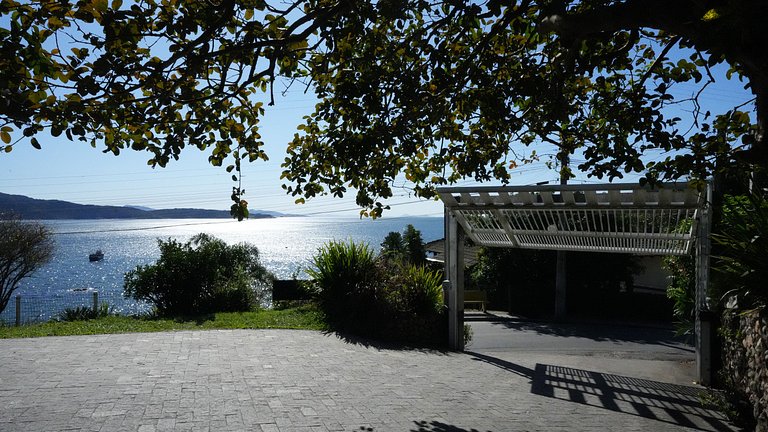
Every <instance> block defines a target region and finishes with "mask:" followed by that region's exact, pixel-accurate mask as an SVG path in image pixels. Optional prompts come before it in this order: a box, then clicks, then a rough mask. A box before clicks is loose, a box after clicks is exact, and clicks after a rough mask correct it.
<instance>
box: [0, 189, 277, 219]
mask: <svg viewBox="0 0 768 432" xmlns="http://www.w3.org/2000/svg"><path fill="white" fill-rule="evenodd" d="M250 212H251V214H250V217H251V218H253V219H259V218H272V217H276V216H288V215H283V214H281V213H277V212H267V211H259V210H250ZM0 213H13V214H16V215H18V216H19V217H21V218H22V219H209V218H231V217H232V216H231V215H230V214H229V211H227V210H204V209H193V208H178V209H167V210H154V209H150V208H148V207H141V206H124V207H119V206H99V205H89V204H75V203H71V202H67V201H59V200H40V199H34V198H30V197H26V196H23V195H9V194H4V193H0Z"/></svg>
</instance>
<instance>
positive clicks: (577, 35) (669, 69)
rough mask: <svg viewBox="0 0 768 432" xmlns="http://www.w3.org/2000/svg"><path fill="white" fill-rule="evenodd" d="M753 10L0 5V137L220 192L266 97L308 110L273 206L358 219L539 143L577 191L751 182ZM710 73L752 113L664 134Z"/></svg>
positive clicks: (708, 117)
mask: <svg viewBox="0 0 768 432" xmlns="http://www.w3.org/2000/svg"><path fill="white" fill-rule="evenodd" d="M766 12H768V4H766V2H764V1H762V0H742V1H734V0H704V1H700V0H680V1H674V2H669V1H661V0H624V1H618V0H616V1H613V0H580V1H569V0H527V1H517V0H513V1H508V2H502V1H499V0H487V1H479V2H478V1H471V0H451V1H436V2H427V1H425V0H378V1H375V2H373V1H365V0H293V1H292V2H287V3H286V2H282V1H271V0H218V1H213V0H139V1H134V2H128V1H126V2H125V3H123V1H122V0H112V1H111V3H110V2H108V0H79V1H77V2H74V1H71V0H55V1H53V0H36V1H18V0H0V23H1V24H2V27H0V54H1V55H0V95H1V96H2V97H0V139H2V143H3V145H4V146H5V147H4V148H5V151H11V149H12V148H13V146H14V145H16V144H17V143H19V142H20V141H28V142H29V143H30V144H31V145H32V146H35V147H40V144H39V142H38V141H37V139H36V135H37V134H39V133H40V132H42V131H48V132H50V133H51V134H52V135H54V136H58V135H61V134H64V135H65V136H66V137H67V138H69V139H72V140H81V141H86V142H89V143H90V144H91V145H93V146H95V147H103V149H104V151H105V152H111V153H114V154H119V153H120V152H121V151H123V150H125V149H128V148H131V149H134V150H143V151H148V152H149V153H150V159H149V161H148V162H149V164H150V165H153V166H155V165H157V166H165V165H166V164H167V163H169V162H170V161H171V160H173V159H177V158H178V157H179V155H180V153H181V151H182V150H183V149H185V148H186V147H197V148H199V149H201V150H205V151H207V152H208V153H209V159H210V162H211V163H212V164H214V165H224V164H225V163H226V165H227V168H226V169H227V171H229V172H233V171H234V175H233V178H234V179H235V180H237V175H236V174H237V172H238V171H239V169H240V163H241V161H243V160H247V161H255V160H258V159H266V158H267V155H266V154H265V153H264V150H263V145H264V143H263V142H262V141H261V137H260V136H259V132H258V122H259V118H260V116H261V115H262V114H263V113H264V109H265V108H264V106H263V103H264V102H266V101H267V100H269V104H272V103H273V102H274V96H273V86H274V82H275V80H276V79H279V80H286V81H287V82H288V83H291V84H302V85H306V86H307V87H306V88H307V89H312V90H313V91H314V92H315V94H316V95H317V97H318V98H319V99H320V103H319V104H318V105H317V106H316V109H315V111H314V112H313V113H311V114H310V115H308V116H307V117H306V118H305V122H304V123H303V124H301V125H299V126H298V128H299V131H298V133H297V135H296V136H295V138H294V139H293V141H292V142H291V143H289V145H288V157H287V158H286V160H285V161H284V165H283V166H284V168H285V171H284V173H283V178H284V179H285V181H286V186H285V188H286V190H287V192H288V193H290V194H293V195H294V196H296V197H297V200H303V199H304V198H309V197H313V196H316V195H318V194H332V195H336V196H341V195H344V194H346V193H347V192H348V189H349V188H354V189H355V190H356V191H357V195H356V199H357V202H358V204H360V205H361V206H363V207H364V208H366V209H368V210H370V212H371V213H372V214H373V215H379V214H380V213H381V210H382V206H383V205H382V204H381V200H382V199H386V198H388V197H390V196H391V195H392V187H393V182H394V179H395V177H396V176H398V175H404V176H405V178H407V179H408V180H409V181H411V182H413V184H415V188H414V189H415V194H416V195H419V196H431V195H432V194H433V189H434V187H435V186H438V185H444V184H449V183H452V182H455V181H457V180H459V179H461V178H465V177H471V178H475V179H477V180H480V181H486V180H498V181H502V182H505V181H508V180H509V178H510V172H511V171H512V170H514V168H515V167H516V166H517V165H518V164H520V163H523V162H526V161H528V160H529V159H530V158H531V157H532V152H530V151H528V150H527V149H526V146H528V145H531V144H536V143H542V142H546V143H551V144H554V145H556V146H557V147H558V148H559V149H560V151H561V153H562V154H564V155H567V154H570V153H572V152H574V151H576V150H578V149H580V150H581V151H583V154H584V157H585V158H586V162H584V163H583V164H582V165H580V166H579V168H580V169H583V170H586V171H588V172H590V173H591V174H592V175H595V176H597V177H598V178H603V177H608V178H616V177H619V178H620V177H622V176H623V175H624V174H625V173H628V172H642V173H644V175H645V176H646V179H647V180H656V179H659V178H663V179H673V178H679V177H681V176H689V175H690V176H694V177H696V178H703V177H704V176H707V175H709V174H711V173H713V172H714V170H715V166H716V163H717V165H718V169H721V168H724V167H734V166H735V167H741V166H743V165H744V164H750V165H752V166H758V167H763V168H764V167H765V166H766V165H768V151H767V150H766V143H765V136H764V124H765V117H766V109H767V108H766V105H767V104H768V56H767V55H766V49H768V48H766V47H768V43H767V42H768V35H767V34H766V32H764V29H763V28H762V21H763V17H764V16H766ZM717 65H725V66H726V67H727V68H728V69H729V71H728V74H729V75H732V74H733V75H735V76H736V77H739V78H741V79H743V80H744V82H745V84H746V85H747V86H748V87H749V88H750V89H751V91H752V93H753V94H754V100H752V101H747V103H746V104H743V105H741V106H735V107H732V108H730V109H723V110H722V111H721V112H714V113H710V112H702V111H703V110H701V109H699V108H698V107H699V105H698V104H697V96H698V95H697V94H694V96H692V97H691V100H692V101H691V102H692V105H691V106H692V107H693V108H692V114H691V118H690V119H687V121H686V122H683V121H682V120H681V119H680V118H677V117H673V116H670V115H669V114H668V111H667V110H666V108H667V107H669V106H670V105H671V104H675V103H679V102H680V100H679V99H675V97H674V96H673V95H672V93H671V90H672V89H673V88H674V87H675V86H677V85H680V84H684V83H696V84H697V85H698V86H699V88H705V87H706V86H707V85H708V83H710V82H712V81H713V80H714V79H715V77H714V75H713V73H712V70H713V68H714V67H715V66H717ZM262 93H266V94H267V95H268V96H267V97H265V96H260V94H262ZM690 124H693V126H692V127H689V125H690ZM658 151H661V152H663V154H665V155H666V157H665V158H661V159H659V160H653V161H650V160H648V159H646V158H643V155H644V154H647V153H648V152H657V153H656V154H658ZM242 192H243V191H242V189H241V188H240V187H239V185H238V186H236V187H234V188H233V195H232V198H233V200H234V202H235V204H234V205H233V209H232V210H233V214H235V215H236V216H238V217H244V216H245V215H247V203H245V202H244V201H243V200H242Z"/></svg>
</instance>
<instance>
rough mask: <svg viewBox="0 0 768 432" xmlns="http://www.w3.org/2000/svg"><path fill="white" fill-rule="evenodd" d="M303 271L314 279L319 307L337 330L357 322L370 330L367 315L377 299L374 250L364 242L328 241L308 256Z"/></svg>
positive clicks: (372, 322)
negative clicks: (307, 264) (306, 265)
mask: <svg viewBox="0 0 768 432" xmlns="http://www.w3.org/2000/svg"><path fill="white" fill-rule="evenodd" d="M307 274H309V276H310V277H311V278H312V279H314V283H315V286H316V290H317V299H318V303H319V305H320V308H321V309H322V310H323V311H324V312H325V314H326V316H327V317H328V321H329V322H330V323H331V324H333V325H335V326H336V327H337V328H339V329H341V330H352V329H356V328H358V326H361V327H362V329H363V331H365V332H372V331H373V330H372V328H373V327H374V326H375V325H376V324H377V323H376V322H375V320H374V319H371V314H372V313H374V312H373V311H374V309H375V308H376V304H377V303H378V302H379V296H380V291H381V286H382V283H381V278H380V276H379V271H378V267H377V263H376V254H375V253H374V252H373V250H372V249H371V248H370V247H368V245H366V244H359V243H354V242H352V241H350V242H348V243H344V242H336V241H331V242H329V243H327V244H326V245H324V246H323V247H321V248H320V249H319V250H318V251H317V253H316V254H315V256H314V257H313V258H312V267H310V268H309V269H308V270H307Z"/></svg>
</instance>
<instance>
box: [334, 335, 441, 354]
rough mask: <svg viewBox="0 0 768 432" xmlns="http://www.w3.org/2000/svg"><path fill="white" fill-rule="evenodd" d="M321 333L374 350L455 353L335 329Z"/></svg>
mask: <svg viewBox="0 0 768 432" xmlns="http://www.w3.org/2000/svg"><path fill="white" fill-rule="evenodd" d="M323 334H324V335H325V336H328V337H335V338H337V339H339V340H341V341H342V342H344V343H346V344H350V345H358V346H362V347H365V348H372V349H376V350H388V351H413V352H423V353H429V354H439V355H448V354H450V353H455V351H451V350H448V349H446V348H445V347H440V346H429V345H414V344H408V343H401V342H395V341H384V340H378V339H373V338H368V337H363V336H358V335H355V334H351V333H346V332H341V331H336V330H326V331H324V332H323Z"/></svg>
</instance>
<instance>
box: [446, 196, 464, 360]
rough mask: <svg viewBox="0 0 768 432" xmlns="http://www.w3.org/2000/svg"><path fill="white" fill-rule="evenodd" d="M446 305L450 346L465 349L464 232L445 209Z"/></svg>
mask: <svg viewBox="0 0 768 432" xmlns="http://www.w3.org/2000/svg"><path fill="white" fill-rule="evenodd" d="M445 274H446V277H447V281H446V283H445V284H444V286H445V288H447V289H445V290H444V294H445V299H444V300H445V304H446V306H448V346H449V347H450V348H451V349H455V350H459V351H461V350H463V349H464V230H463V229H462V228H461V226H459V224H458V222H457V221H456V218H455V217H454V216H453V215H452V214H451V212H450V210H449V209H447V208H446V209H445Z"/></svg>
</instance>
